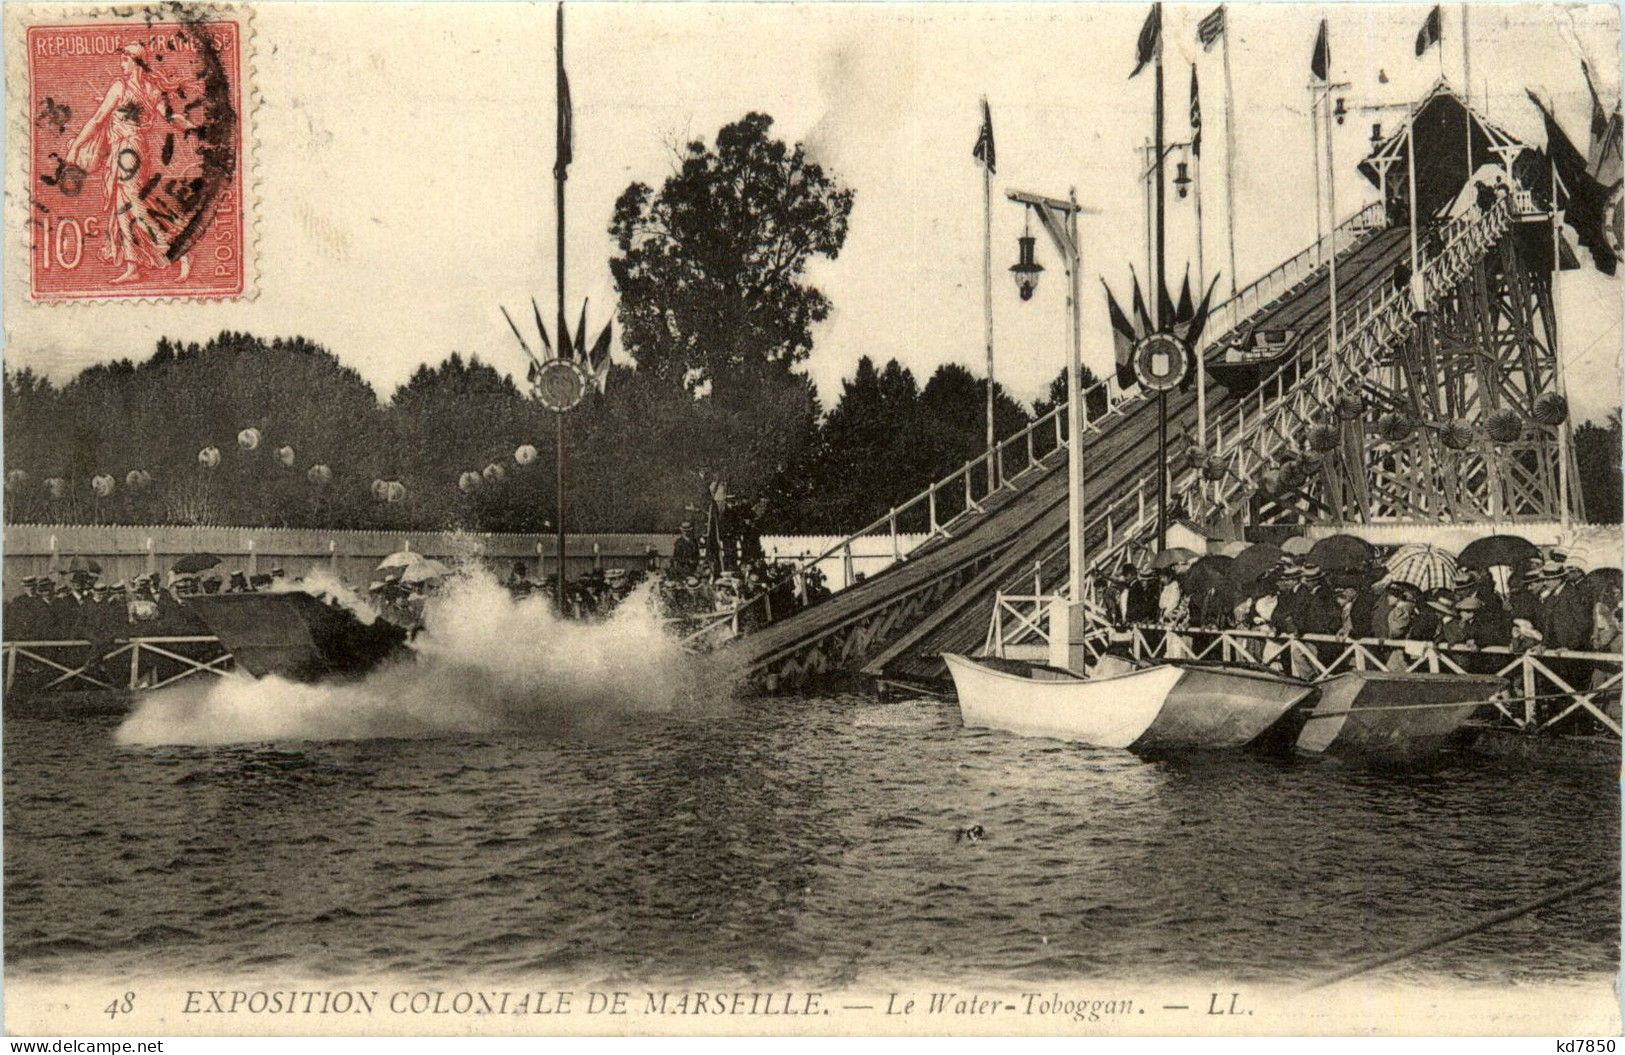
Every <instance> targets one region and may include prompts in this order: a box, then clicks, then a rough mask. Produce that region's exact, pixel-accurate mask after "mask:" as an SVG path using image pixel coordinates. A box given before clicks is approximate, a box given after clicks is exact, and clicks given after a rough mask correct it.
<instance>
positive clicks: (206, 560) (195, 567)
mask: <svg viewBox="0 0 1625 1055" xmlns="http://www.w3.org/2000/svg"><path fill="white" fill-rule="evenodd" d="M219 563H220V558H219V557H216V556H215V555H214V554H213V553H188V554H187V555H186V556H184V557H182V558H181V559H180V560H178V561H176V562H175V563H174V564H172V565H171V566H170V568H169V570H170V571H172V572H174V573H175V574H177V575H196V574H197V573H198V572H200V571H208V570H209V569H210V568H212V567H214V566H215V565H216V564H219Z"/></svg>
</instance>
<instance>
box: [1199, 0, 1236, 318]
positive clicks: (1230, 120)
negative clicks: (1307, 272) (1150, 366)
mask: <svg viewBox="0 0 1625 1055" xmlns="http://www.w3.org/2000/svg"><path fill="white" fill-rule="evenodd" d="M1221 36H1222V37H1223V38H1224V39H1223V46H1224V208H1225V223H1224V229H1225V233H1226V234H1227V235H1229V238H1230V296H1231V298H1232V299H1233V298H1234V297H1235V295H1236V168H1235V159H1236V100H1235V90H1234V89H1233V88H1232V87H1231V84H1230V12H1229V11H1228V10H1226V11H1225V16H1224V29H1223V32H1222V33H1221ZM1205 277H1206V276H1204V278H1205Z"/></svg>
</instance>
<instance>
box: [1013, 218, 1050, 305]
mask: <svg viewBox="0 0 1625 1055" xmlns="http://www.w3.org/2000/svg"><path fill="white" fill-rule="evenodd" d="M1034 242H1035V239H1034V238H1033V236H1032V235H1030V234H1024V235H1022V236H1021V237H1020V238H1017V239H1016V243H1017V245H1018V246H1019V250H1018V252H1019V259H1017V261H1016V262H1015V263H1014V264H1011V265H1010V275H1011V277H1013V278H1014V279H1015V280H1016V289H1018V290H1020V291H1021V299H1022V300H1032V299H1033V291H1034V290H1036V289H1037V288H1038V276H1040V275H1042V274H1043V273H1044V265H1043V264H1040V263H1039V262H1038V261H1036V260H1034V259H1033V245H1034Z"/></svg>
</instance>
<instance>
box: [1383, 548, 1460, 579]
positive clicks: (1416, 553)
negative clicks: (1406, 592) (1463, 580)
mask: <svg viewBox="0 0 1625 1055" xmlns="http://www.w3.org/2000/svg"><path fill="white" fill-rule="evenodd" d="M1388 577H1389V578H1390V579H1392V580H1394V581H1395V582H1408V583H1410V584H1411V585H1412V586H1415V587H1416V588H1417V589H1419V590H1424V591H1426V590H1444V589H1449V588H1450V586H1451V584H1452V582H1453V580H1454V579H1455V577H1456V558H1454V557H1452V556H1451V555H1450V554H1449V553H1447V552H1445V551H1444V550H1442V549H1439V548H1438V547H1437V546H1430V545H1428V544H1427V543H1425V542H1418V543H1414V544H1412V545H1409V546H1401V547H1399V549H1397V550H1395V551H1394V555H1393V556H1392V557H1389V558H1388Z"/></svg>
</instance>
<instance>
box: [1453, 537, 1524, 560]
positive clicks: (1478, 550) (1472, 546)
mask: <svg viewBox="0 0 1625 1055" xmlns="http://www.w3.org/2000/svg"><path fill="white" fill-rule="evenodd" d="M1531 558H1533V559H1535V560H1539V559H1540V550H1538V549H1536V548H1535V544H1534V543H1532V542H1530V541H1529V540H1528V539H1522V538H1519V537H1518V536H1517V535H1490V536H1489V537H1487V538H1481V539H1475V540H1474V541H1472V542H1469V543H1468V544H1467V547H1466V548H1465V549H1463V550H1462V551H1461V552H1460V553H1458V554H1456V563H1457V564H1458V565H1460V566H1461V567H1463V568H1493V567H1494V566H1495V565H1497V564H1501V565H1504V566H1506V567H1508V568H1523V567H1525V566H1526V565H1527V564H1528V562H1529V560H1530V559H1531Z"/></svg>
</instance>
